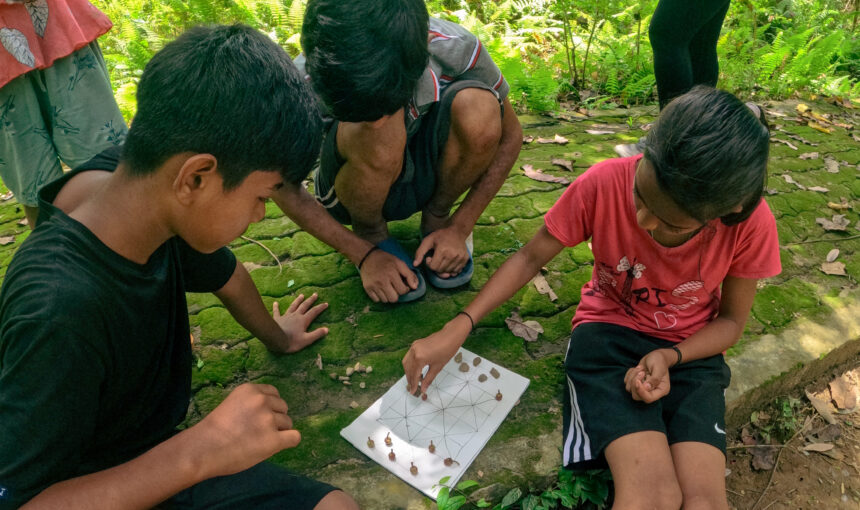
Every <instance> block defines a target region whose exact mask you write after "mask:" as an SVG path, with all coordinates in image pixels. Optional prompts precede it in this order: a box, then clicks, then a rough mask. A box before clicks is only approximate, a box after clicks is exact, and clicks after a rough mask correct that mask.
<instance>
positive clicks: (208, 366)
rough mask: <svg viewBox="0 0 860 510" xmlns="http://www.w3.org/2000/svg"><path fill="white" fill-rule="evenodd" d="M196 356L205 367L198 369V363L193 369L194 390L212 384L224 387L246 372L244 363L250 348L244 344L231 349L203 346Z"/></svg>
mask: <svg viewBox="0 0 860 510" xmlns="http://www.w3.org/2000/svg"><path fill="white" fill-rule="evenodd" d="M195 354H196V356H197V357H198V358H199V359H200V360H202V362H203V366H202V367H200V368H197V363H195V364H194V365H193V366H192V368H191V388H192V389H197V388H200V387H202V386H208V385H211V384H217V385H221V386H224V385H226V384H227V383H229V382H230V381H232V380H233V379H235V378H236V376H237V375H238V374H241V373H242V372H243V371H244V361H245V358H246V356H247V354H248V348H247V346H246V345H243V344H239V345H237V346H235V347H233V348H230V349H221V348H220V347H215V346H203V347H201V348H200V349H198V350H197V352H196V353H195Z"/></svg>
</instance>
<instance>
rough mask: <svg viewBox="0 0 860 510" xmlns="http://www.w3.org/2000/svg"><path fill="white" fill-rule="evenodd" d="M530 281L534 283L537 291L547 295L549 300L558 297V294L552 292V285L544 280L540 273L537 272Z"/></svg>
mask: <svg viewBox="0 0 860 510" xmlns="http://www.w3.org/2000/svg"><path fill="white" fill-rule="evenodd" d="M532 283H534V285H535V288H536V289H537V291H538V293H540V294H543V295H544V296H549V300H550V301H555V300H557V299H558V296H557V295H556V293H555V292H553V290H552V287H550V286H549V282H547V281H546V278H545V277H544V276H543V275H542V274H540V273H538V274H537V276H535V277H534V278H532Z"/></svg>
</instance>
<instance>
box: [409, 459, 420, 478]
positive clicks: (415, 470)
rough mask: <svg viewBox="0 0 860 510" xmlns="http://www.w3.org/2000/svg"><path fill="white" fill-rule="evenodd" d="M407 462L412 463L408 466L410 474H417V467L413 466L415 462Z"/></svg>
mask: <svg viewBox="0 0 860 510" xmlns="http://www.w3.org/2000/svg"><path fill="white" fill-rule="evenodd" d="M409 464H411V465H412V467H410V468H409V472H410V473H412V476H418V468H417V467H415V463H414V462H410V463H409Z"/></svg>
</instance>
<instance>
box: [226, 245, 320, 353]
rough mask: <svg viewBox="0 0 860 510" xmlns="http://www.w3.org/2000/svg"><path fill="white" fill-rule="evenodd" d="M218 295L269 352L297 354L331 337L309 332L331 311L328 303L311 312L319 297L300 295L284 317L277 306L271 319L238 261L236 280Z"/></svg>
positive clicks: (232, 313) (318, 331) (317, 306)
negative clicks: (328, 310) (310, 328)
mask: <svg viewBox="0 0 860 510" xmlns="http://www.w3.org/2000/svg"><path fill="white" fill-rule="evenodd" d="M215 295H216V296H218V299H220V300H221V302H222V303H224V306H225V307H226V308H227V310H228V311H229V312H230V315H232V316H233V318H234V319H236V322H238V323H239V324H241V325H242V326H243V327H244V328H245V329H247V330H248V331H250V332H251V334H253V335H254V336H255V337H257V338H259V339H260V341H261V342H263V344H265V346H266V348H267V349H269V350H270V351H275V352H296V351H299V350H301V349H303V348H305V347H307V346H308V345H310V344H312V343H314V342H316V341H317V340H319V339H320V338H322V337H324V336H325V335H326V334H327V333H328V328H317V329H315V330H313V331H308V327H310V324H311V322H313V321H314V319H316V318H317V317H318V316H319V314H321V313H322V312H323V311H324V310H325V309H326V308H328V304H327V303H321V304H318V305H316V306H314V307H313V308H311V306H312V305H313V304H314V302H315V301H316V300H317V295H316V294H313V295H312V296H311V297H309V298H307V299H305V298H304V296H303V295H299V297H297V298H296V299H295V300H294V301H293V303H292V304H291V305H290V307H289V309H288V310H287V312H286V313H284V314H283V315H282V314H281V313H280V309H279V307H278V303H277V302H275V303H274V305H273V310H272V313H273V315H269V312H268V311H267V310H266V307H265V306H264V305H263V300H262V298H260V293H259V292H257V287H256V286H255V285H254V281H253V280H251V275H249V274H248V271H247V270H246V269H245V266H243V265H242V264H241V263H240V262H238V261H237V262H236V269H235V270H234V271H233V276H231V277H230V279H229V280H228V281H227V283H225V284H224V286H223V287H221V288H220V289H218V290H217V291H215Z"/></svg>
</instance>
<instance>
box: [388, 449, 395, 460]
mask: <svg viewBox="0 0 860 510" xmlns="http://www.w3.org/2000/svg"><path fill="white" fill-rule="evenodd" d="M396 458H397V456H396V455H394V449H392V450H391V453H389V454H388V460H391V461H393V460H394V459H396Z"/></svg>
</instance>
